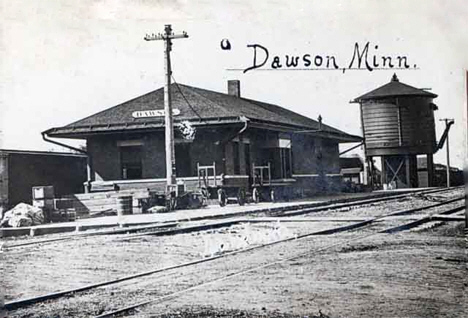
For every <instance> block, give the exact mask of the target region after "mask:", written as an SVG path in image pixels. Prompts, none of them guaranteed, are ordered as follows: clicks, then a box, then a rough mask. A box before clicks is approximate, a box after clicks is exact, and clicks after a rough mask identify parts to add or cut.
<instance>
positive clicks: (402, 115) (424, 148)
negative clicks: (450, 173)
mask: <svg viewBox="0 0 468 318" xmlns="http://www.w3.org/2000/svg"><path fill="white" fill-rule="evenodd" d="M435 97H437V95H435V94H432V93H429V92H427V91H424V90H422V89H418V88H415V87H412V86H409V85H406V84H403V83H400V82H399V81H398V78H397V77H396V75H394V76H393V78H392V80H391V82H390V83H388V84H386V85H384V86H381V87H379V88H377V89H375V90H373V91H371V92H369V93H367V94H365V95H362V96H360V97H358V98H356V99H355V101H356V102H359V103H360V105H361V122H362V123H361V124H362V128H363V135H364V139H365V149H366V156H386V155H412V154H432V153H434V152H435V149H436V136H435V122H434V110H435V109H437V107H436V106H435V105H434V103H433V102H432V101H433V99H434V98H435Z"/></svg>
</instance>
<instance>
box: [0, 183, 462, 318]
mask: <svg viewBox="0 0 468 318" xmlns="http://www.w3.org/2000/svg"><path fill="white" fill-rule="evenodd" d="M461 193H462V192H461V191H454V192H453V193H452V191H451V192H449V193H444V195H445V198H444V199H445V200H446V199H448V198H451V197H455V196H457V195H461ZM433 203H434V202H432V200H427V199H421V198H413V199H411V200H400V201H392V203H391V204H388V203H381V204H373V205H369V206H366V207H364V208H359V209H353V210H349V211H340V212H333V211H324V212H319V213H314V214H311V216H319V215H321V216H334V217H335V216H337V215H339V216H343V217H347V216H349V217H363V216H366V217H369V216H376V215H380V214H383V213H388V212H390V211H395V210H402V209H406V208H408V207H411V206H412V207H414V206H416V205H417V206H420V205H428V204H433ZM295 218H297V217H295ZM304 218H307V217H304ZM404 221H405V219H404V218H400V219H394V220H390V221H388V222H389V223H387V222H386V223H385V224H384V223H379V224H378V225H376V226H381V227H389V225H390V224H399V222H404ZM406 221H407V219H406ZM392 222H393V223H392ZM458 223H460V222H458ZM345 224H346V225H349V224H350V223H339V222H280V223H276V222H269V223H253V224H250V225H249V224H240V225H235V226H232V227H230V228H227V229H225V228H223V229H217V230H210V231H204V232H198V233H192V234H180V235H176V236H170V237H169V236H168V237H152V236H145V237H140V238H138V239H133V240H130V241H128V240H125V236H124V235H118V236H113V237H92V238H86V239H81V240H77V241H66V242H57V243H50V244H46V245H42V246H41V245H38V246H33V247H24V248H20V249H15V250H11V251H8V252H5V253H2V254H0V257H2V264H3V265H2V267H3V268H2V271H3V273H8V274H7V275H5V276H4V277H3V278H2V280H3V286H4V287H5V290H6V296H5V300H6V301H11V300H13V299H19V298H24V297H31V296H36V295H40V294H44V293H47V292H54V291H57V290H63V289H67V288H74V287H79V286H82V285H85V284H89V283H95V282H99V281H104V280H108V279H115V278H117V277H121V276H126V275H129V274H132V273H137V272H141V271H147V270H151V269H155V268H161V267H166V266H170V265H175V264H180V263H183V262H187V261H190V260H194V259H199V258H201V257H206V256H210V255H216V254H218V253H226V252H229V251H233V250H240V249H243V248H246V247H252V246H256V245H259V244H263V243H267V242H271V241H275V240H277V239H280V238H287V237H295V236H297V235H301V234H304V233H307V232H311V231H317V230H322V229H325V228H332V227H336V226H340V225H345ZM439 224H440V223H439ZM391 226H392V225H391ZM452 228H453V225H444V226H439V227H437V228H436V229H430V230H424V231H412V232H404V233H401V234H394V235H377V236H373V238H372V239H367V240H364V241H359V242H354V243H351V244H348V245H346V246H340V247H334V248H330V249H328V250H326V251H317V252H316V250H317V249H318V248H320V247H323V246H328V245H331V244H335V243H339V242H344V240H346V239H349V238H355V237H358V236H362V235H363V233H364V234H365V233H370V230H371V229H372V227H371V228H369V229H368V230H365V231H362V230H355V231H352V232H349V233H341V234H336V235H329V236H320V237H309V238H307V239H303V240H295V241H291V242H288V243H283V244H278V245H274V246H270V247H267V248H264V249H261V250H256V251H252V252H247V253H242V254H238V255H236V256H231V257H227V258H222V259H218V260H215V261H212V262H209V263H203V264H200V265H197V266H193V267H190V268H184V269H178V270H173V271H169V272H165V273H162V274H159V275H158V274H156V275H151V276H146V277H145V278H142V279H139V280H138V281H127V282H123V283H119V284H117V285H112V286H107V287H102V288H98V289H95V290H92V291H88V292H83V293H79V294H76V295H73V296H70V297H67V298H63V299H60V300H54V301H49V302H48V303H45V304H41V305H34V306H30V307H28V308H25V309H21V310H17V311H14V312H12V313H10V316H11V317H89V316H92V315H98V314H101V313H103V312H107V311H109V310H112V309H116V308H120V307H122V306H123V305H125V304H130V303H131V302H132V301H142V300H145V299H153V298H155V297H159V296H163V295H167V294H170V293H173V292H177V291H180V290H183V289H185V288H188V287H191V286H194V285H197V284H200V283H202V282H207V281H210V280H212V279H215V278H218V277H222V276H225V275H227V274H235V273H236V272H238V271H242V270H245V269H249V268H252V267H255V266H259V265H262V264H265V263H267V262H273V261H276V260H278V259H284V258H287V257H290V256H293V255H297V254H300V253H306V252H312V254H311V255H310V256H308V257H303V258H300V259H298V260H294V261H290V262H286V263H282V264H278V265H275V266H272V267H268V268H264V269H262V270H258V271H252V272H248V273H246V274H245V275H240V276H235V277H236V278H231V279H228V280H225V281H222V282H217V283H213V284H211V285H207V286H206V287H203V288H200V289H199V290H198V289H197V290H195V291H193V292H188V293H184V294H182V295H181V296H179V297H178V298H177V301H176V302H174V301H169V302H163V303H161V304H158V303H155V304H152V305H149V306H146V307H143V308H141V309H139V310H138V311H135V312H134V315H136V316H138V317H242V316H245V317H305V316H308V317H322V318H324V317H359V316H365V317H368V316H376V317H377V316H379V317H406V316H408V317H438V316H440V317H461V316H460V315H457V313H459V311H458V309H459V307H460V305H459V304H460V303H461V301H460V298H459V297H460V290H463V285H458V284H457V282H458V281H457V279H459V278H460V276H461V278H465V277H466V267H464V266H466V261H465V263H463V262H459V261H446V259H455V260H460V259H462V258H461V257H463V253H462V254H460V250H462V252H463V249H462V245H463V244H461V243H460V241H463V239H462V238H460V237H459V236H457V235H458V234H459V232H460V231H459V230H458V231H457V230H452ZM375 229H376V228H373V230H375ZM463 246H464V245H463ZM435 255H436V256H435ZM460 255H461V256H460ZM436 257H440V258H436ZM457 266H458V267H457ZM463 269H465V272H464V274H463ZM418 273H419V274H420V277H418ZM463 275H464V276H463ZM426 280H427V282H426ZM460 280H461V279H460ZM426 283H427V284H428V285H425V284H426ZM465 284H466V278H465ZM427 286H429V287H427ZM460 287H461V289H460ZM465 287H466V285H465ZM408 295H409V296H410V297H408ZM413 295H414V297H413ZM457 297H458V298H457ZM413 298H414V299H413ZM455 300H458V303H456V302H455ZM457 304H458V305H457ZM400 305H401V306H400ZM393 307H395V310H393V309H392V308H393ZM400 307H401V308H400ZM426 307H427V308H426ZM379 308H380V309H382V310H385V311H382V312H380V311H377V309H379ZM424 308H426V309H427V310H426V309H424ZM378 313H380V314H378ZM423 314H427V315H426V316H424V315H423Z"/></svg>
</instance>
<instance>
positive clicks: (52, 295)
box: [4, 197, 464, 310]
mask: <svg viewBox="0 0 468 318" xmlns="http://www.w3.org/2000/svg"><path fill="white" fill-rule="evenodd" d="M462 199H464V197H458V198H456V199H450V200H447V201H444V202H439V203H436V204H433V205H430V206H425V207H418V208H413V209H407V210H401V211H395V212H391V213H387V214H384V215H380V216H377V217H373V218H370V219H367V220H365V221H361V222H356V223H353V224H350V225H345V226H338V227H335V228H331V229H325V230H320V231H315V232H309V233H305V234H301V235H297V236H294V237H289V238H286V239H281V240H277V241H273V242H269V243H265V244H261V245H257V246H253V247H249V248H246V249H241V250H236V251H232V252H228V253H225V254H220V255H215V256H211V257H206V258H202V259H198V260H194V261H189V262H185V263H181V264H178V265H173V266H167V267H163V268H159V269H155V270H150V271H146V272H141V273H137V274H133V275H128V276H124V277H120V278H117V279H114V280H109V281H103V282H99V283H94V284H89V285H85V286H82V287H78V288H73V289H68V290H63V291H59V292H54V293H49V294H45V295H40V296H36V297H31V298H26V299H20V300H17V301H12V302H8V303H5V304H4V308H5V309H7V310H13V309H17V308H21V307H25V306H29V305H32V304H35V303H39V302H42V301H45V300H50V299H55V298H60V297H62V296H65V295H69V294H74V293H77V292H82V291H86V290H90V289H94V288H97V287H102V286H108V285H113V284H116V283H120V282H123V281H128V280H131V279H136V278H140V277H144V276H148V275H152V274H156V273H161V272H165V271H169V270H173V269H178V268H182V267H188V266H193V265H196V264H200V263H205V262H209V261H213V260H216V259H220V258H224V257H229V256H233V255H237V254H241V253H246V252H250V251H253V250H257V249H261V248H265V247H267V246H272V245H276V244H280V243H285V242H289V241H293V240H298V239H303V238H307V237H310V236H316V235H329V234H334V233H339V232H344V231H349V230H353V229H357V228H361V227H364V226H367V225H370V224H371V223H373V222H375V221H378V220H381V219H383V218H386V217H391V216H396V215H403V214H409V213H413V212H416V211H421V210H425V209H431V208H434V207H439V206H442V205H446V204H450V203H453V202H456V201H459V200H462ZM463 208H464V206H463ZM438 214H441V213H438ZM170 231H174V230H170Z"/></svg>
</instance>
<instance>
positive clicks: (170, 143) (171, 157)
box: [144, 24, 188, 191]
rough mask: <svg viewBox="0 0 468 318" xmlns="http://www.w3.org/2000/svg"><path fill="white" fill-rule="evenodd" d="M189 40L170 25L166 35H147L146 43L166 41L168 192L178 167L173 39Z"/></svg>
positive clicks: (165, 107) (165, 118)
mask: <svg viewBox="0 0 468 318" xmlns="http://www.w3.org/2000/svg"><path fill="white" fill-rule="evenodd" d="M180 38H188V35H187V33H186V32H185V31H184V32H182V34H174V33H173V32H172V28H171V25H170V24H166V25H165V27H164V34H161V33H158V34H154V33H153V34H151V35H149V34H147V35H146V36H145V38H144V39H145V40H146V41H158V40H162V41H164V62H165V63H164V72H165V76H166V79H165V82H164V126H165V135H166V179H167V190H168V191H173V187H174V186H175V184H176V166H175V149H174V125H173V121H172V104H171V92H170V85H171V75H172V70H171V48H172V41H171V40H172V39H180Z"/></svg>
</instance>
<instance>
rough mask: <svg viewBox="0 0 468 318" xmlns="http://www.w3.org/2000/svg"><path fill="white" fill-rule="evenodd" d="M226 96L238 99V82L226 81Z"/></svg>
mask: <svg viewBox="0 0 468 318" xmlns="http://www.w3.org/2000/svg"><path fill="white" fill-rule="evenodd" d="M228 95H232V96H236V97H240V81H239V80H228Z"/></svg>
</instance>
